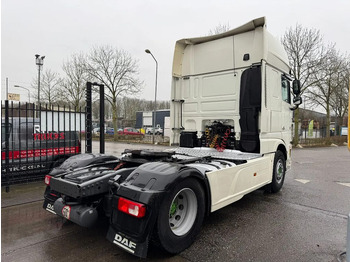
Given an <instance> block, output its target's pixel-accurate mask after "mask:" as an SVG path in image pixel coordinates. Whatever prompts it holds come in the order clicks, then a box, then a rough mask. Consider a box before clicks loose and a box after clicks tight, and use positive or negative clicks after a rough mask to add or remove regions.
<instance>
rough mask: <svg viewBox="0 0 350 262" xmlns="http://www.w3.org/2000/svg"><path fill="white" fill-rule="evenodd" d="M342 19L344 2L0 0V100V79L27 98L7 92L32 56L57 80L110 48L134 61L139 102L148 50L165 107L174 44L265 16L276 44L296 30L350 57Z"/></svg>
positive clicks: (32, 68)
mask: <svg viewBox="0 0 350 262" xmlns="http://www.w3.org/2000/svg"><path fill="white" fill-rule="evenodd" d="M349 14H350V1H349V0H333V1H329V0H264V1H261V0H249V1H247V0H230V1H228V0H215V1H208V0H195V1H190V0H177V1H167V0H158V1H155V0H148V1H147V0H129V1H126V0H124V1H120V0H95V1H92V0H56V1H55V0H51V1H50V0H35V1H30V0H2V1H1V97H2V99H3V98H4V97H5V87H6V80H5V79H6V77H8V79H9V92H11V93H19V94H21V97H22V99H24V100H26V99H27V91H25V90H22V89H19V88H15V87H13V86H14V85H21V86H24V87H30V85H31V83H32V81H33V79H34V78H35V77H36V76H37V73H38V70H37V66H36V65H35V58H34V55H35V54H40V55H45V56H46V58H45V60H44V70H46V69H51V70H52V71H55V72H58V73H59V74H61V76H64V74H63V72H62V69H61V67H62V63H63V62H64V61H65V60H67V59H69V58H70V56H71V55H72V54H74V53H79V52H84V53H86V52H88V51H89V50H90V49H91V47H93V46H100V45H112V46H115V47H117V48H120V49H124V50H126V51H128V52H129V53H130V54H131V55H132V56H133V58H135V59H136V60H138V62H139V69H140V75H139V77H140V80H143V81H144V91H143V92H142V93H140V94H139V98H145V99H148V100H153V99H154V84H155V62H154V60H153V59H152V57H151V56H150V55H149V54H146V53H145V51H144V50H145V49H150V50H151V51H152V53H153V54H154V56H155V57H156V59H157V60H158V63H159V71H158V94H157V99H158V100H168V99H170V86H171V67H172V56H173V52H174V46H175V42H176V40H179V39H182V38H186V37H197V36H204V35H207V34H208V32H209V31H210V30H211V29H214V28H215V27H216V26H218V25H219V24H225V25H226V24H229V26H230V28H236V27H238V26H240V25H242V24H244V23H246V22H248V21H250V20H252V19H255V18H258V17H261V16H265V17H266V18H267V28H268V30H269V31H270V32H271V33H272V34H273V35H275V36H276V37H278V38H280V37H281V36H282V35H283V34H284V32H285V31H286V29H287V28H288V27H291V26H295V25H296V23H299V24H301V25H303V26H304V27H307V28H316V29H319V30H320V31H321V34H322V35H323V36H324V39H325V40H326V42H334V43H336V46H337V48H338V49H339V50H340V51H341V52H343V53H350V44H349V43H350V24H349ZM32 92H34V90H33V91H32ZM22 99H21V100H22Z"/></svg>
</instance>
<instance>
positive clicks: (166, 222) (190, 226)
mask: <svg viewBox="0 0 350 262" xmlns="http://www.w3.org/2000/svg"><path fill="white" fill-rule="evenodd" d="M204 214H205V195H204V190H203V188H202V187H201V185H200V184H199V183H198V182H197V181H196V180H195V179H186V180H183V181H182V182H180V183H179V184H177V185H176V186H175V188H174V189H173V191H172V193H171V194H168V195H167V196H166V197H165V199H164V200H163V202H162V205H161V207H160V210H159V216H158V220H157V225H156V226H157V231H156V237H157V240H158V242H159V244H160V245H161V246H162V247H163V249H164V250H165V251H167V252H169V253H171V254H177V253H180V252H181V251H183V250H185V249H186V248H188V247H189V246H190V245H191V244H192V243H193V242H194V240H195V238H196V236H197V235H198V233H199V231H200V228H201V226H202V222H203V219H204Z"/></svg>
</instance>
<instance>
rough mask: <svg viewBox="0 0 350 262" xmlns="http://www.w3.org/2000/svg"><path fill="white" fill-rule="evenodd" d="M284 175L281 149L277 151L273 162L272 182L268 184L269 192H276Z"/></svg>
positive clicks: (284, 167)
mask: <svg viewBox="0 0 350 262" xmlns="http://www.w3.org/2000/svg"><path fill="white" fill-rule="evenodd" d="M285 175H286V159H285V157H284V154H283V153H282V152H281V151H277V152H276V154H275V159H274V163H273V175H272V182H271V184H270V185H269V191H270V192H271V193H277V192H278V191H280V190H281V188H282V186H283V182H284V177H285Z"/></svg>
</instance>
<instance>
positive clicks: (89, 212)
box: [53, 198, 98, 227]
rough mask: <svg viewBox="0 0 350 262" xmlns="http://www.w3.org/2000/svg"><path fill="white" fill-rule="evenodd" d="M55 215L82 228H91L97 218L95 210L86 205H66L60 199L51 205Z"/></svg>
mask: <svg viewBox="0 0 350 262" xmlns="http://www.w3.org/2000/svg"><path fill="white" fill-rule="evenodd" d="M53 208H54V211H55V212H56V214H57V215H59V216H61V217H63V218H66V219H68V220H70V221H72V222H73V223H75V224H78V225H79V226H82V227H91V226H93V225H94V224H95V223H96V221H97V218H98V212H97V210H96V208H93V207H89V206H86V205H71V206H70V205H67V204H65V203H64V202H63V199H62V198H58V199H57V200H56V201H55V203H54V204H53Z"/></svg>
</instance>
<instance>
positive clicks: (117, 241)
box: [113, 234, 136, 253]
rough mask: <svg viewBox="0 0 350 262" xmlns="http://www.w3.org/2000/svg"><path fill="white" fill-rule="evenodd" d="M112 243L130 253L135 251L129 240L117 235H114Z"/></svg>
mask: <svg viewBox="0 0 350 262" xmlns="http://www.w3.org/2000/svg"><path fill="white" fill-rule="evenodd" d="M113 243H114V244H116V245H118V246H120V247H122V248H124V249H126V250H127V251H129V252H131V253H135V250H133V249H136V243H134V242H132V241H130V240H129V239H127V238H125V237H122V236H121V235H119V234H115V237H114V241H113Z"/></svg>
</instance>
